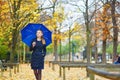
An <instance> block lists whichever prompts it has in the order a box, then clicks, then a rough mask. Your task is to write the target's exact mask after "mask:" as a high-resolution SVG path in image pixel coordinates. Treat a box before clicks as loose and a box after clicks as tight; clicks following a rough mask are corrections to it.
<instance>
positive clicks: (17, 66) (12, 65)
mask: <svg viewBox="0 0 120 80" xmlns="http://www.w3.org/2000/svg"><path fill="white" fill-rule="evenodd" d="M3 65H4V66H7V67H8V68H9V75H10V77H11V76H12V72H11V69H12V68H13V69H14V74H16V72H19V63H2V66H3ZM3 69H4V68H1V76H3V73H4V70H3Z"/></svg>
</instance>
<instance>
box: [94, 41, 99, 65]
mask: <svg viewBox="0 0 120 80" xmlns="http://www.w3.org/2000/svg"><path fill="white" fill-rule="evenodd" d="M95 44H96V45H95V63H97V62H98V48H97V42H96V40H95Z"/></svg>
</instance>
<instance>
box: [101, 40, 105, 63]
mask: <svg viewBox="0 0 120 80" xmlns="http://www.w3.org/2000/svg"><path fill="white" fill-rule="evenodd" d="M102 52H103V53H102V63H106V39H105V40H103V44H102Z"/></svg>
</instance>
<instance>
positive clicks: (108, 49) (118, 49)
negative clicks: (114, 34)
mask: <svg viewBox="0 0 120 80" xmlns="http://www.w3.org/2000/svg"><path fill="white" fill-rule="evenodd" d="M106 52H107V53H110V54H112V53H113V45H112V44H110V45H109V46H108V47H107V48H106ZM117 53H118V54H120V45H118V47H117Z"/></svg>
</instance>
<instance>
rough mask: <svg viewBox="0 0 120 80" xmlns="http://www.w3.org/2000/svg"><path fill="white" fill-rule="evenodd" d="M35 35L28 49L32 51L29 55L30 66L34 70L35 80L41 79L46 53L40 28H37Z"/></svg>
mask: <svg viewBox="0 0 120 80" xmlns="http://www.w3.org/2000/svg"><path fill="white" fill-rule="evenodd" d="M36 36H37V37H36V38H35V39H34V40H33V41H32V43H31V46H30V51H33V52H32V56H31V68H32V69H33V71H34V75H35V77H36V80H41V76H42V69H44V57H45V55H46V42H45V39H44V38H43V32H42V31H41V30H37V32H36Z"/></svg>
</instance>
